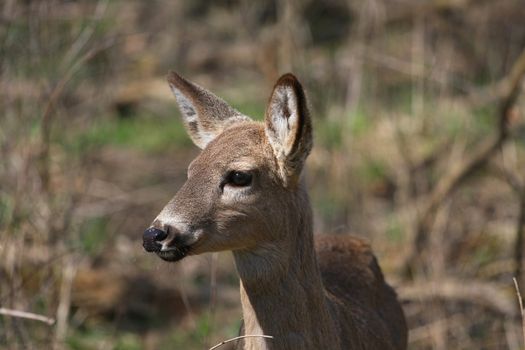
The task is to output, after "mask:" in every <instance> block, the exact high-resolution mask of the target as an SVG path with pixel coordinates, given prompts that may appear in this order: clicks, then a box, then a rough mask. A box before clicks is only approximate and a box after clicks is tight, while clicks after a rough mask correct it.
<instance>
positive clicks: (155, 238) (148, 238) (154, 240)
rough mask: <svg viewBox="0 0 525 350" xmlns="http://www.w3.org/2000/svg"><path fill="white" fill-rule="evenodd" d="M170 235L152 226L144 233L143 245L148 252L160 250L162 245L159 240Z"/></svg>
mask: <svg viewBox="0 0 525 350" xmlns="http://www.w3.org/2000/svg"><path fill="white" fill-rule="evenodd" d="M166 237H168V234H167V233H166V232H164V231H162V230H159V229H158V228H155V227H150V228H148V229H147V230H146V231H144V234H143V235H142V246H143V247H144V249H146V251H147V252H158V251H160V248H161V247H162V246H161V244H160V243H159V241H162V240H164V239H166Z"/></svg>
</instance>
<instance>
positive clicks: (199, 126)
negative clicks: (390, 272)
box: [153, 74, 407, 350]
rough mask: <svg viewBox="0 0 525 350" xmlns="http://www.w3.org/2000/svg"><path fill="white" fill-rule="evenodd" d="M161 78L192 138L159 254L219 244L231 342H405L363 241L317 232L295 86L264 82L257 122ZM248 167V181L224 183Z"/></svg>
mask: <svg viewBox="0 0 525 350" xmlns="http://www.w3.org/2000/svg"><path fill="white" fill-rule="evenodd" d="M169 79H170V85H171V87H172V90H173V91H174V93H175V95H176V97H177V100H178V101H179V104H181V103H182V105H181V106H180V107H181V113H182V116H183V119H184V121H185V125H186V128H187V130H188V133H189V134H190V135H191V137H192V139H193V140H194V141H195V142H196V143H197V145H199V146H200V147H202V148H204V149H203V151H202V153H201V154H200V155H199V156H198V157H197V158H196V159H195V160H194V161H193V162H192V163H191V165H190V167H189V169H188V180H187V182H186V183H185V184H184V185H183V187H182V188H181V189H180V190H179V192H178V193H177V194H176V195H175V197H174V198H173V199H172V200H171V201H170V202H169V203H168V204H167V205H166V207H165V208H164V209H163V210H162V211H161V213H160V214H159V216H158V217H157V218H156V219H155V221H154V222H153V226H155V227H156V228H158V229H161V230H164V231H165V232H167V233H168V238H166V239H165V240H164V241H163V242H162V245H163V248H162V250H161V251H160V252H158V254H159V256H161V257H162V258H163V259H165V260H170V261H175V260H179V259H181V258H183V257H184V256H186V255H194V254H201V253H205V252H211V251H224V250H231V251H232V252H233V256H234V259H235V263H236V267H237V271H238V273H239V277H240V280H241V283H240V295H241V303H242V308H243V319H244V332H245V334H266V335H271V336H273V337H274V338H273V339H272V340H268V339H263V338H245V339H243V341H242V342H240V343H239V346H241V347H242V348H243V349H334V350H337V349H377V350H389V349H392V350H393V349H396V350H401V349H406V337H407V329H406V325H405V320H404V315H403V311H402V309H401V306H400V305H399V303H398V301H397V299H396V295H395V293H394V292H393V290H392V289H391V288H390V287H389V286H388V285H387V284H386V283H385V281H384V279H383V275H382V273H381V270H380V268H379V266H378V264H377V261H376V259H375V257H374V256H373V254H372V252H371V250H370V247H369V246H368V245H367V244H365V243H364V242H363V241H362V240H360V239H358V238H355V237H351V236H319V237H317V239H316V243H315V246H314V237H313V234H312V213H311V208H310V203H309V199H308V195H307V192H306V189H305V186H304V184H303V181H301V170H302V168H303V166H304V162H305V159H306V157H307V156H308V153H309V152H310V149H311V147H312V139H313V138H312V128H311V121H310V116H309V113H308V109H307V106H306V99H305V97H304V92H303V89H302V87H301V85H300V84H299V82H298V81H297V79H296V78H295V77H294V76H293V75H291V74H288V75H285V76H283V77H282V78H281V79H279V81H278V82H277V84H276V85H275V87H274V90H273V92H272V96H271V97H270V101H269V104H268V109H267V113H266V120H265V123H257V122H251V121H249V119H248V117H246V116H243V115H241V114H240V113H239V112H237V111H235V110H233V109H231V107H229V106H227V105H225V104H226V102H224V101H223V100H221V99H219V98H217V97H216V96H215V95H213V94H211V93H209V92H206V91H205V90H204V89H202V88H200V87H198V86H197V85H195V84H193V83H189V82H188V81H186V80H184V79H183V78H181V77H180V76H178V75H174V74H172V75H170V78H169ZM232 171H242V172H244V173H249V174H251V175H252V181H251V182H250V183H249V185H244V186H236V185H232V184H231V183H230V182H229V181H228V178H229V175H228V174H231V172H232Z"/></svg>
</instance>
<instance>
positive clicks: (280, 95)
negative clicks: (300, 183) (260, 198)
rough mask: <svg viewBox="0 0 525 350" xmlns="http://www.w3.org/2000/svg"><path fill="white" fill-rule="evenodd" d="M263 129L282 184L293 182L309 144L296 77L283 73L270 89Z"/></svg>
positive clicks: (306, 118) (304, 106) (309, 126)
mask: <svg viewBox="0 0 525 350" xmlns="http://www.w3.org/2000/svg"><path fill="white" fill-rule="evenodd" d="M265 124H266V125H265V132H266V137H267V138H268V141H269V142H270V145H271V146H272V148H273V151H274V154H275V157H276V158H277V163H278V165H279V171H280V173H281V177H282V178H283V180H284V183H285V186H288V185H289V184H294V183H297V180H298V179H299V176H300V174H301V170H302V168H303V165H304V162H305V160H306V157H307V156H308V154H309V153H310V150H311V149H312V144H313V137H312V123H311V120H310V114H309V112H308V107H307V102H306V97H305V94H304V91H303V88H302V86H301V84H300V83H299V81H298V80H297V78H296V77H295V76H293V75H292V74H285V75H283V76H282V77H281V78H279V80H278V81H277V83H276V84H275V86H274V88H273V92H272V95H271V97H270V101H269V103H268V107H267V109H266V117H265Z"/></svg>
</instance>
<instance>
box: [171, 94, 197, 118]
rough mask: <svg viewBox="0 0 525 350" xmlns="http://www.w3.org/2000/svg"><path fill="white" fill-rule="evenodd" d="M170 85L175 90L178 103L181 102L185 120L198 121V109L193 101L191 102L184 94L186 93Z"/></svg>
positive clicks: (180, 105) (180, 106)
mask: <svg viewBox="0 0 525 350" xmlns="http://www.w3.org/2000/svg"><path fill="white" fill-rule="evenodd" d="M170 87H171V91H173V94H174V95H175V98H176V99H177V103H178V104H179V108H180V111H181V113H182V117H183V118H184V121H185V122H186V123H191V122H194V121H197V109H196V108H195V106H194V105H193V103H191V101H190V99H188V98H187V97H186V96H184V94H183V93H182V92H180V90H179V89H177V88H176V87H174V86H173V85H170Z"/></svg>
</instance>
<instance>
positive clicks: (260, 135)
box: [189, 122, 276, 173]
mask: <svg viewBox="0 0 525 350" xmlns="http://www.w3.org/2000/svg"><path fill="white" fill-rule="evenodd" d="M273 158H274V157H273V152H272V149H271V146H270V144H269V143H268V141H267V139H266V136H265V133H264V125H263V124H262V123H257V122H246V123H242V124H240V125H236V126H233V127H230V128H229V129H227V130H225V131H224V132H223V133H222V134H220V135H219V136H218V137H217V138H216V139H215V140H213V141H212V142H210V143H209V144H208V146H207V147H206V148H205V149H204V150H203V151H202V152H201V154H200V155H199V156H198V157H197V158H196V159H195V160H194V161H193V162H192V164H191V165H190V168H189V172H190V173H197V172H200V171H206V172H210V171H213V170H215V171H225V170H241V171H242V170H244V171H247V170H253V169H256V168H259V167H261V166H264V167H268V166H270V167H271V166H272V165H275V161H274V159H273ZM275 166H276V165H275Z"/></svg>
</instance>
